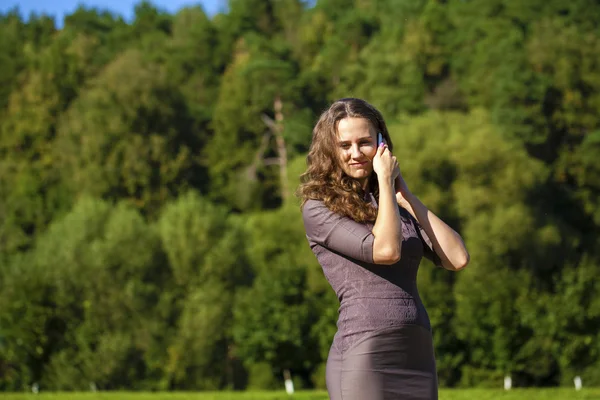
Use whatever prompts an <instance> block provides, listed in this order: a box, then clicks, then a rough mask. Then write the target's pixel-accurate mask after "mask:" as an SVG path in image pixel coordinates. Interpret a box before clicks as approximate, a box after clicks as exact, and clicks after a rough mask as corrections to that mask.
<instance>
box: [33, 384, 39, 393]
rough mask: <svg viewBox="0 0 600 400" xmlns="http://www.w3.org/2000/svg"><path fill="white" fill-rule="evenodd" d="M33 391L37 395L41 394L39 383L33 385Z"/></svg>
mask: <svg viewBox="0 0 600 400" xmlns="http://www.w3.org/2000/svg"><path fill="white" fill-rule="evenodd" d="M31 391H32V392H33V393H35V394H38V393H39V392H40V385H38V383H37V382H36V383H34V384H33V385H31Z"/></svg>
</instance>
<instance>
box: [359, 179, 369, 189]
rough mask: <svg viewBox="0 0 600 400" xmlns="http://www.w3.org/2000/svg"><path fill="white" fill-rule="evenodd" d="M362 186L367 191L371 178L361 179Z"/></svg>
mask: <svg viewBox="0 0 600 400" xmlns="http://www.w3.org/2000/svg"><path fill="white" fill-rule="evenodd" d="M360 186H361V187H362V188H363V190H364V191H365V192H368V190H367V189H368V188H369V178H364V179H363V180H361V181H360Z"/></svg>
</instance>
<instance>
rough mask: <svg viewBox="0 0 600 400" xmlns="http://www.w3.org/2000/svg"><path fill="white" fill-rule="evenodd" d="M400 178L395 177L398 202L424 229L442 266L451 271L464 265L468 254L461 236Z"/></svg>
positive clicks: (467, 261)
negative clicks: (411, 191) (410, 190)
mask: <svg viewBox="0 0 600 400" xmlns="http://www.w3.org/2000/svg"><path fill="white" fill-rule="evenodd" d="M400 179H402V178H401V177H399V178H397V179H396V187H397V188H398V189H397V191H398V192H399V193H397V194H396V199H397V201H398V204H399V205H400V206H402V207H404V208H405V209H406V210H408V212H410V213H411V214H412V216H413V217H414V218H415V219H416V220H417V221H418V222H419V225H421V227H422V228H423V229H424V230H425V232H426V233H427V236H429V239H430V240H431V243H432V245H433V250H434V251H435V253H436V254H437V255H438V256H439V257H440V259H441V261H442V267H444V268H445V269H448V270H451V271H458V270H461V269H463V268H464V267H466V266H467V264H468V263H469V259H470V256H469V252H468V251H467V248H466V246H465V243H464V242H463V240H462V238H461V236H460V235H459V234H458V233H457V232H456V231H455V230H454V229H452V228H450V227H449V226H448V225H447V224H446V223H445V222H444V221H442V220H441V219H440V218H439V217H438V216H437V215H435V214H434V213H433V212H432V211H430V210H429V209H428V208H427V207H426V206H425V205H424V204H423V203H422V202H421V201H420V200H419V199H418V198H417V196H415V195H413V194H412V193H410V192H409V191H408V189H407V188H406V184H405V183H404V181H403V180H402V182H400ZM403 186H404V187H403ZM400 192H404V193H400Z"/></svg>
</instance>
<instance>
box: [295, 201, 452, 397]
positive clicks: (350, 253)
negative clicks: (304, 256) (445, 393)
mask: <svg viewBox="0 0 600 400" xmlns="http://www.w3.org/2000/svg"><path fill="white" fill-rule="evenodd" d="M370 196H371V199H372V202H373V203H374V204H375V205H376V203H375V200H374V198H373V196H372V195H370ZM302 215H303V219H304V226H305V229H306V236H307V239H308V242H309V245H310V247H311V249H312V251H313V253H314V254H315V255H316V257H317V259H318V261H319V263H320V265H321V267H322V268H323V272H324V274H325V277H326V278H327V280H328V281H329V283H330V284H331V287H332V288H333V290H334V291H335V293H336V294H337V297H338V299H339V301H340V307H339V317H338V321H337V328H338V330H337V332H336V334H335V336H334V339H333V343H332V345H331V349H330V352H329V356H328V359H327V368H326V383H327V391H328V392H329V396H330V398H331V399H332V400H388V399H389V400H391V399H402V400H433V399H437V398H438V394H437V392H438V388H437V386H438V385H437V372H436V365H435V357H434V351H433V341H432V335H431V326H430V323H429V317H428V315H427V311H426V310H425V307H424V306H423V303H422V302H421V298H420V297H419V292H418V290H417V270H418V268H419V263H420V262H421V259H422V257H423V256H425V257H427V258H429V259H430V260H432V261H433V262H434V263H435V264H436V265H438V266H440V265H441V262H440V259H439V257H438V256H437V255H436V254H435V252H434V251H433V249H432V246H431V241H430V240H429V238H428V237H427V234H426V233H425V231H424V230H423V229H422V228H421V227H420V225H419V224H418V222H417V221H416V220H415V219H414V218H413V217H412V216H411V215H410V213H408V211H406V210H405V209H403V208H400V215H401V218H402V234H403V239H402V253H401V254H402V256H401V259H400V261H398V262H397V263H396V264H394V265H377V264H374V263H373V240H374V236H373V233H372V228H373V224H362V223H358V222H356V221H354V220H352V219H350V218H348V217H344V216H340V215H338V214H336V213H333V212H332V211H330V210H329V209H328V208H327V207H326V206H325V205H324V204H323V203H322V202H321V201H317V200H308V201H307V202H306V203H305V204H304V207H303V208H302Z"/></svg>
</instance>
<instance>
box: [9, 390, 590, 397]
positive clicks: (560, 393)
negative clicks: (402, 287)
mask: <svg viewBox="0 0 600 400" xmlns="http://www.w3.org/2000/svg"><path fill="white" fill-rule="evenodd" d="M0 399H2V400H79V399H82V400H328V397H327V393H325V392H316V391H311V392H308V391H307V392H298V393H296V394H294V395H292V396H288V395H287V394H286V393H285V392H194V393H188V392H183V393H167V392H165V393H134V392H98V393H39V394H21V393H18V394H17V393H0ZM496 399H498V400H592V399H595V400H600V388H588V389H586V388H584V389H583V390H580V391H575V390H574V389H513V390H511V391H508V392H506V391H504V390H501V389H497V390H494V389H452V390H448V389H446V390H440V398H439V400H496ZM365 400H368V399H365Z"/></svg>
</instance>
